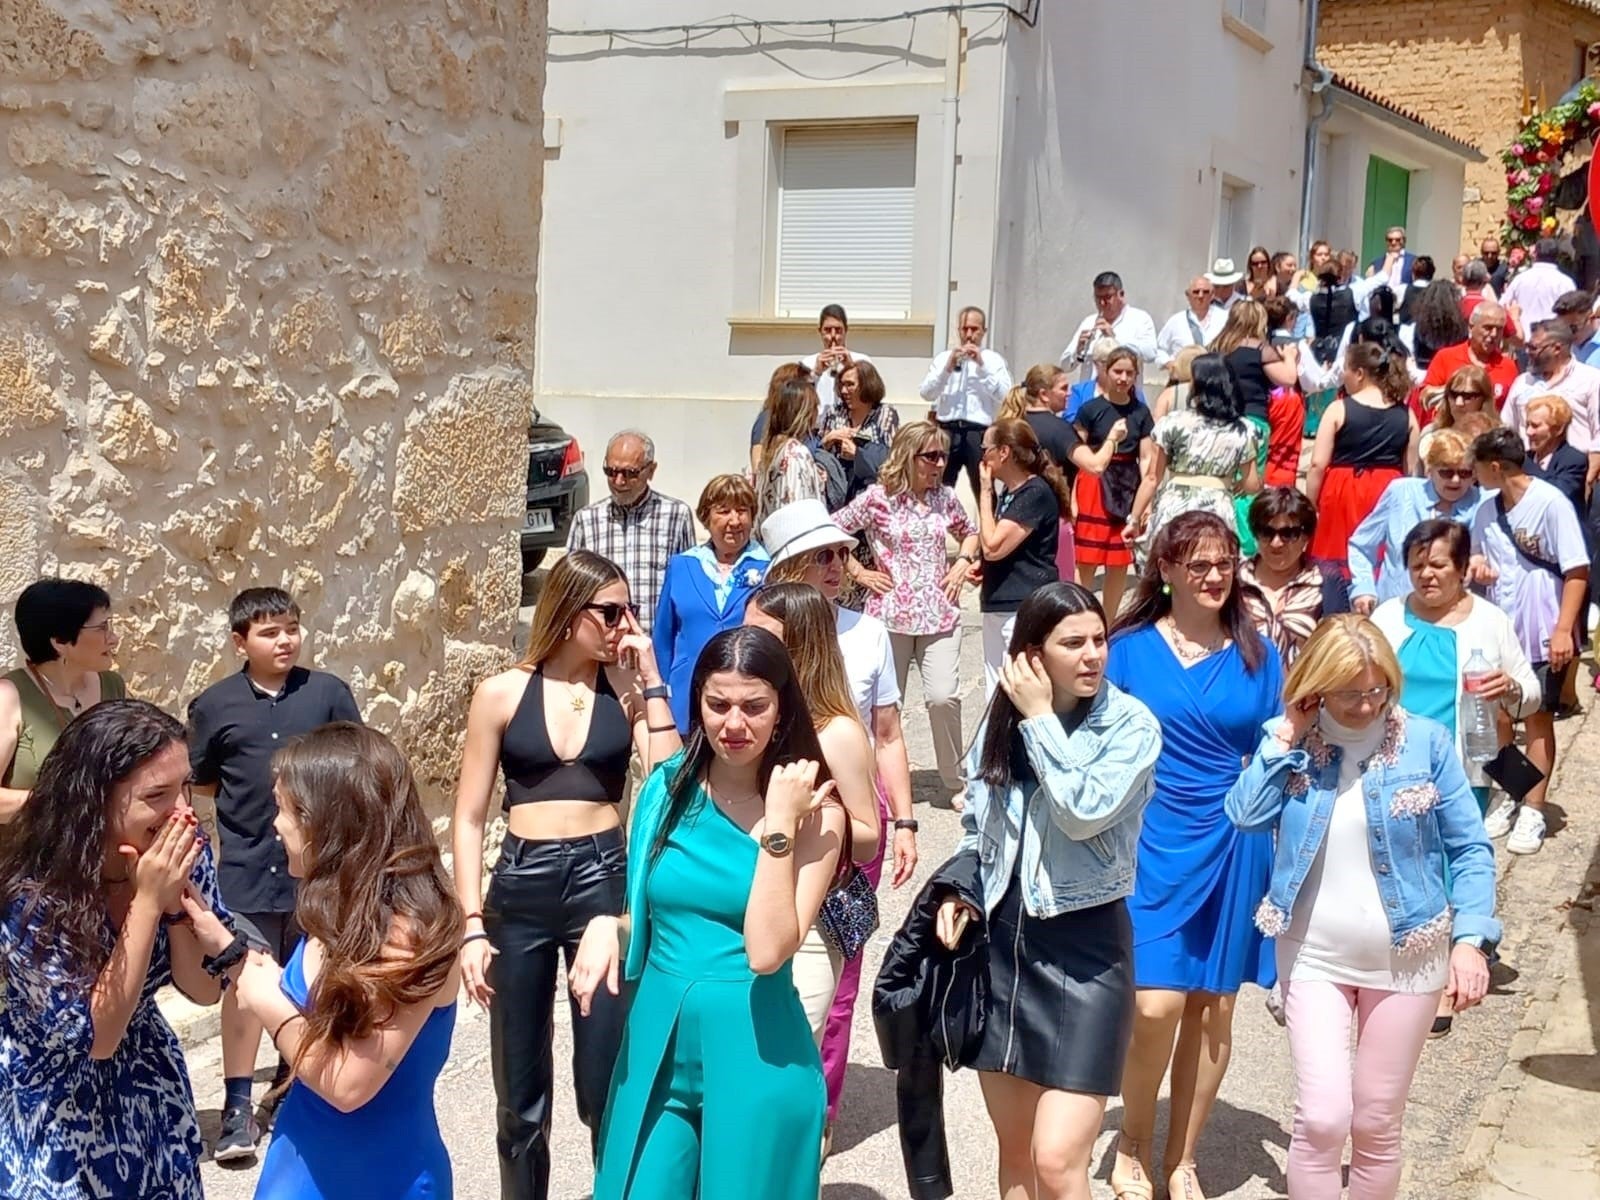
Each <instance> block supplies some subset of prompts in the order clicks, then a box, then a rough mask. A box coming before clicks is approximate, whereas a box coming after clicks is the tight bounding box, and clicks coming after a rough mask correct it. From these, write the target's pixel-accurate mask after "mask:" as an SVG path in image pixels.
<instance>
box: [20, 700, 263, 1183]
mask: <svg viewBox="0 0 1600 1200" xmlns="http://www.w3.org/2000/svg"><path fill="white" fill-rule="evenodd" d="M6 834H7V836H6V838H5V842H4V847H3V849H0V1196H5V1197H6V1198H7V1200H145V1198H147V1197H157V1196H159V1197H162V1198H163V1200H199V1198H200V1195H201V1191H200V1154H201V1145H200V1128H199V1126H198V1124H197V1123H196V1121H195V1111H194V1095H193V1093H192V1092H190V1090H189V1073H188V1070H187V1068H186V1066H185V1064H184V1060H183V1050H182V1048H181V1047H180V1046H179V1044H178V1038H177V1036H176V1035H175V1034H174V1033H173V1032H172V1027H171V1026H170V1025H168V1024H167V1022H166V1019H165V1018H164V1017H162V1015H161V1010H160V1009H158V1008H157V1007H156V999H155V996H156V990H157V989H158V988H161V987H164V986H166V985H167V984H176V985H177V987H178V989H179V990H180V991H181V992H183V993H184V994H185V995H186V996H188V997H189V998H190V999H191V1000H193V1001H194V1002H195V1003H197V1004H215V1003H217V1001H218V1000H220V999H221V998H222V984H221V976H222V974H223V973H224V972H225V971H226V970H227V969H228V963H229V961H230V960H231V961H233V962H237V960H239V959H242V958H243V956H244V946H243V943H242V941H239V943H238V945H235V944H234V943H235V940H236V939H235V937H234V933H233V930H232V929H230V928H228V926H227V924H226V923H225V922H227V921H228V920H229V919H230V918H229V916H228V912H227V910H226V909H225V908H223V906H222V901H221V900H220V899H219V896H218V892H217V877H216V869H215V867H214V865H213V863H212V860H211V851H210V848H209V846H208V845H207V844H206V842H205V838H204V835H203V834H202V833H201V832H200V829H199V824H198V822H197V821H196V820H195V815H194V810H193V809H192V808H190V807H189V753H188V750H187V749H186V747H185V746H184V742H183V726H182V725H180V724H178V722H177V721H175V720H173V719H172V718H171V717H170V716H168V715H167V714H166V713H164V712H162V711H161V710H160V709H158V708H156V707H155V706H154V705H151V704H146V703H145V702H144V701H142V700H108V701H105V702H103V703H101V704H97V705H96V706H95V707H94V708H92V709H89V710H88V711H87V712H85V713H84V714H83V715H82V716H80V717H78V718H76V719H75V720H74V721H72V723H71V724H69V725H68V726H67V727H66V729H65V730H64V731H63V732H62V734H61V736H60V738H59V739H58V740H57V741H56V744H55V746H54V748H53V749H52V750H51V751H50V753H49V754H48V755H47V756H46V757H45V759H44V762H43V763H42V764H41V765H40V769H39V775H38V778H37V780H36V781H35V782H34V785H33V790H32V791H31V793H30V794H29V796H28V802H27V803H26V804H25V805H24V806H23V807H22V810H21V812H20V813H19V815H18V817H17V820H16V822H15V823H14V824H13V825H11V826H10V827H9V828H8V829H7V831H6Z"/></svg>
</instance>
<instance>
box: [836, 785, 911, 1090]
mask: <svg viewBox="0 0 1600 1200" xmlns="http://www.w3.org/2000/svg"><path fill="white" fill-rule="evenodd" d="M875 783H876V781H875ZM876 788H877V792H878V817H879V819H881V820H882V821H883V846H882V850H881V852H880V853H879V854H878V857H876V858H874V859H873V860H872V861H871V862H864V863H862V864H861V873H862V874H863V875H865V876H866V877H867V878H868V879H869V880H871V881H872V890H873V891H877V890H878V885H879V884H880V883H881V882H882V881H883V860H884V857H885V856H886V855H887V854H888V852H889V849H890V846H891V845H892V843H893V841H894V830H893V829H892V828H891V826H890V823H889V801H888V799H887V798H886V797H885V796H884V794H883V785H882V784H881V783H876ZM866 956H867V952H866V951H865V950H862V952H861V953H860V954H858V955H856V956H855V957H854V958H852V959H850V960H849V961H848V962H846V963H845V964H844V969H843V970H841V971H840V972H839V986H838V987H837V988H835V989H834V993H833V1007H832V1008H830V1009H829V1010H828V1024H827V1027H826V1028H825V1029H824V1030H823V1033H822V1077H823V1079H825V1080H826V1081H827V1084H828V1120H830V1121H832V1120H833V1119H834V1118H835V1117H837V1116H838V1115H839V1094H840V1093H841V1092H843V1091H844V1071H845V1068H846V1067H847V1066H849V1065H850V1030H851V1027H852V1026H853V1025H854V1023H855V1014H856V994H857V993H858V992H859V991H860V990H861V960H862V959H863V958H865V957H866Z"/></svg>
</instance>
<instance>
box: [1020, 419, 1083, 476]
mask: <svg viewBox="0 0 1600 1200" xmlns="http://www.w3.org/2000/svg"><path fill="white" fill-rule="evenodd" d="M1022 415H1023V416H1024V417H1026V418H1027V419H1028V424H1029V425H1030V426H1031V427H1032V428H1033V435H1034V437H1036V438H1038V439H1039V445H1040V446H1041V447H1042V448H1043V449H1044V452H1045V453H1046V454H1048V455H1049V456H1050V457H1051V459H1053V460H1054V461H1055V464H1056V466H1058V467H1060V468H1061V470H1062V472H1063V473H1064V474H1065V475H1066V477H1067V482H1068V483H1070V482H1072V478H1073V476H1074V475H1076V474H1077V473H1078V468H1077V467H1075V466H1073V465H1072V452H1073V451H1074V450H1075V449H1077V448H1078V447H1079V446H1081V445H1083V442H1082V441H1081V440H1080V439H1079V437H1078V431H1077V430H1076V429H1074V428H1073V427H1072V426H1071V425H1070V424H1068V423H1067V422H1066V421H1063V420H1062V419H1061V418H1060V417H1058V416H1056V414H1055V413H1053V412H1030V413H1023V414H1022Z"/></svg>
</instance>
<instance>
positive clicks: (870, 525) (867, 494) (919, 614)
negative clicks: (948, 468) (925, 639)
mask: <svg viewBox="0 0 1600 1200" xmlns="http://www.w3.org/2000/svg"><path fill="white" fill-rule="evenodd" d="M833 520H834V523H835V524H836V525H838V526H839V528H841V529H843V530H845V531H847V532H849V533H856V532H861V533H864V534H865V535H866V538H867V541H868V543H869V544H870V545H871V546H872V554H873V557H874V558H875V559H876V560H877V562H878V566H879V568H880V569H881V570H883V571H886V572H888V574H889V577H890V578H891V579H893V580H894V586H893V587H892V588H890V589H889V590H888V591H887V592H885V593H884V594H883V595H881V596H877V595H872V596H869V597H868V599H867V615H868V616H872V617H877V618H878V619H879V620H880V621H882V622H883V623H884V624H885V625H887V626H888V627H889V632H890V633H905V634H921V635H928V634H936V633H949V632H950V630H952V629H954V628H955V627H956V624H957V622H959V621H960V620H961V612H960V610H959V609H958V608H957V607H956V606H955V605H954V604H952V603H950V600H949V598H948V597H947V596H946V595H945V594H944V587H943V581H944V577H945V573H946V572H947V571H948V570H949V558H948V554H947V552H946V543H945V539H946V538H947V537H954V538H956V539H958V540H959V539H963V538H968V537H971V536H972V535H973V534H975V533H977V532H978V528H977V526H976V525H974V524H973V523H972V518H971V517H969V516H967V510H966V509H964V508H962V507H961V502H960V501H959V500H957V499H956V494H955V491H954V490H953V489H951V488H948V487H939V488H935V489H933V490H932V491H930V492H929V493H928V495H927V500H926V502H925V503H924V502H922V501H919V500H917V499H916V498H915V497H914V496H913V495H912V494H911V493H910V492H900V493H898V494H897V495H894V496H889V495H887V494H885V492H884V490H883V486H882V485H881V484H876V483H875V484H873V485H872V486H871V487H869V488H868V489H867V490H866V491H864V492H862V493H861V494H860V495H859V496H857V497H856V498H855V499H854V500H852V501H850V503H848V504H846V505H845V506H844V507H843V508H841V509H840V510H839V511H838V512H836V513H834V514H833Z"/></svg>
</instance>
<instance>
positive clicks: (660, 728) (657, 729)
mask: <svg viewBox="0 0 1600 1200" xmlns="http://www.w3.org/2000/svg"><path fill="white" fill-rule="evenodd" d="M644 728H645V732H646V733H677V732H678V727H677V726H676V725H646V726H645V727H644Z"/></svg>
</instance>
